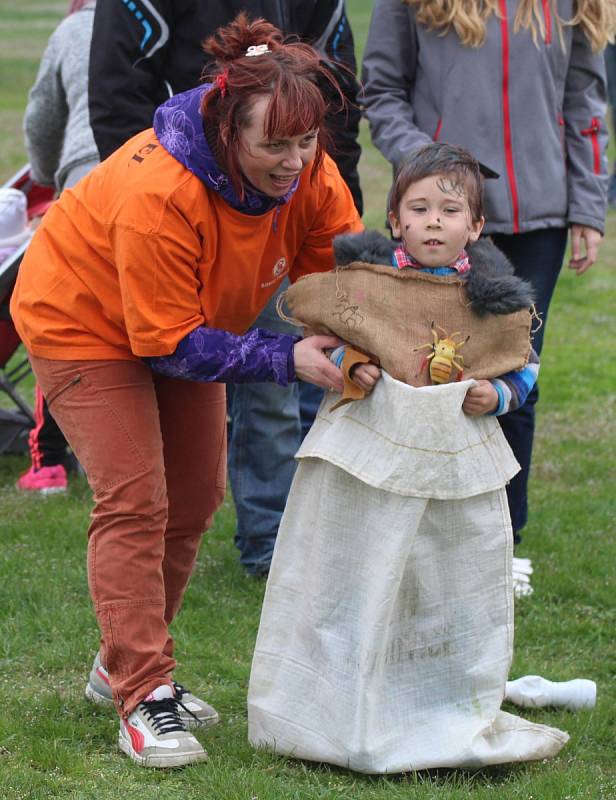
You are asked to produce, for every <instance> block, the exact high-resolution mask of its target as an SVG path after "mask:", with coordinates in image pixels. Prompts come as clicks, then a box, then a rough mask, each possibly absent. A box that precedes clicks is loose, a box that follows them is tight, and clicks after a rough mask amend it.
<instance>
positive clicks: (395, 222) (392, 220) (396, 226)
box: [387, 211, 474, 241]
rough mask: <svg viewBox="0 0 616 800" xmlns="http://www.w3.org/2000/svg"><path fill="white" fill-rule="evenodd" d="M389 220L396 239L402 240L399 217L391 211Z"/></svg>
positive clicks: (388, 215)
mask: <svg viewBox="0 0 616 800" xmlns="http://www.w3.org/2000/svg"><path fill="white" fill-rule="evenodd" d="M387 219H388V220H389V224H390V226H391V232H392V233H393V235H394V239H399V238H400V233H401V230H400V220H399V219H398V217H396V215H395V214H394V212H393V211H390V212H389V213H388V214H387ZM473 241H474V240H473Z"/></svg>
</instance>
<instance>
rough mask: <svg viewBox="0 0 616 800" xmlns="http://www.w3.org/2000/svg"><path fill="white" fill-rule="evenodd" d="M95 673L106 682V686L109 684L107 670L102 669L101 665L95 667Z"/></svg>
mask: <svg viewBox="0 0 616 800" xmlns="http://www.w3.org/2000/svg"><path fill="white" fill-rule="evenodd" d="M96 674H97V675H98V677H99V678H100V679H101V680H102V681H105V683H106V684H107V686H111V684H110V683H109V678H108V676H107V670H105V669H103V668H102V667H97V668H96Z"/></svg>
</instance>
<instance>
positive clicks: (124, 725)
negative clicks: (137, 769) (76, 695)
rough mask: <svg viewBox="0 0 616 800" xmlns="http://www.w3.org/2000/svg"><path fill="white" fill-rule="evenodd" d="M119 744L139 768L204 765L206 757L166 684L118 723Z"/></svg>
mask: <svg viewBox="0 0 616 800" xmlns="http://www.w3.org/2000/svg"><path fill="white" fill-rule="evenodd" d="M118 744H119V746H120V750H122V752H124V753H126V755H127V756H129V757H130V758H132V760H133V761H135V762H136V763H137V764H139V765H140V766H142V767H159V768H165V767H167V768H168V767H183V766H185V765H187V764H197V763H199V762H200V761H207V753H206V752H205V750H204V749H203V747H202V746H201V744H200V743H199V742H198V741H197V740H196V739H195V737H194V736H193V735H192V733H190V732H189V731H187V730H186V726H185V725H184V723H183V722H182V720H181V718H180V714H179V704H178V701H177V700H176V697H175V692H174V690H173V689H172V687H171V686H167V685H166V684H164V685H162V686H159V687H157V688H156V689H154V691H153V692H151V693H150V694H149V695H148V696H147V697H146V698H145V700H143V701H142V702H141V703H139V705H138V706H137V708H136V709H135V710H134V711H133V712H132V713H131V714H129V716H128V718H127V719H121V720H120V733H119V735H118Z"/></svg>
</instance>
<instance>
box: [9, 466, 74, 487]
mask: <svg viewBox="0 0 616 800" xmlns="http://www.w3.org/2000/svg"><path fill="white" fill-rule="evenodd" d="M16 486H17V488H18V489H21V490H22V491H24V492H38V493H39V494H57V493H58V492H65V491H66V487H67V480H66V470H65V469H64V467H63V466H62V464H56V465H55V466H53V467H41V468H40V469H34V467H30V469H29V470H28V471H27V472H24V474H23V475H22V476H21V478H20V479H19V480H18V481H17V484H16Z"/></svg>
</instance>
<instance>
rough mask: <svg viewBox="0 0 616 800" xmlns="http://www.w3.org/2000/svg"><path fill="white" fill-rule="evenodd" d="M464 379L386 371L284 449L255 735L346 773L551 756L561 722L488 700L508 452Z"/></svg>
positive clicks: (504, 551)
mask: <svg viewBox="0 0 616 800" xmlns="http://www.w3.org/2000/svg"><path fill="white" fill-rule="evenodd" d="M468 388H469V382H462V383H453V384H447V385H444V386H433V387H425V388H419V389H415V388H412V387H408V386H405V385H404V384H402V383H399V382H398V381H395V380H394V379H392V378H391V377H390V376H389V375H387V374H383V377H382V379H381V380H380V381H379V382H378V384H377V386H376V387H375V389H374V391H373V393H372V394H371V395H370V396H369V397H368V398H366V399H365V400H362V401H361V402H357V403H352V404H350V405H347V406H345V407H344V408H341V409H339V410H337V411H335V412H334V413H329V409H330V407H331V406H332V405H333V404H334V403H335V402H336V400H337V398H338V395H335V394H328V395H327V396H326V397H325V399H324V401H323V404H322V406H321V409H320V411H319V414H318V416H317V420H316V422H315V424H314V426H313V427H312V429H311V431H310V433H309V434H308V436H307V437H306V439H305V440H304V443H303V445H302V447H301V448H300V451H299V453H298V455H297V458H298V460H299V465H298V469H297V472H296V475H295V478H294V481H293V485H292V488H291V491H290V494H289V499H288V502H287V506H286V510H285V513H284V516H283V519H282V522H281V525H280V528H279V532H278V538H277V542H276V548H275V551H274V558H273V561H272V566H271V571H270V575H269V580H268V584H267V590H266V594H265V600H264V603H263V610H262V615H261V623H260V627H259V633H258V637H257V642H256V648H255V653H254V658H253V664H252V672H251V676H250V686H249V692H248V735H249V739H250V741H251V743H252V744H253V745H255V746H265V747H267V748H270V749H272V750H274V751H275V752H276V753H281V754H285V755H288V756H293V757H296V758H302V759H309V760H313V761H323V762H328V763H331V764H337V765H339V766H342V767H347V768H350V769H353V770H356V771H359V772H366V773H390V772H393V773H395V772H405V771H408V770H417V769H427V768H432V767H469V768H476V767H480V766H482V765H487V764H498V763H504V762H510V761H525V760H532V759H543V758H548V757H550V756H553V755H555V754H556V753H557V752H558V751H559V750H560V748H561V747H562V746H563V745H564V744H565V742H566V741H567V739H568V736H567V734H566V733H563V732H562V731H559V730H556V729H554V728H549V727H547V726H544V725H539V724H535V723H532V722H529V721H527V720H524V719H521V718H519V717H517V716H514V715H512V714H508V713H505V712H502V711H501V710H500V706H501V703H502V701H503V697H504V692H505V683H506V680H507V677H508V672H509V667H510V662H511V657H512V642H513V593H512V585H511V580H512V579H511V570H512V565H511V558H512V534H511V526H510V521H509V514H508V509H507V500H506V494H505V489H504V486H505V484H506V482H507V481H508V480H509V479H510V478H511V477H512V476H513V475H514V474H515V473H516V472H517V470H518V465H517V463H516V461H515V459H514V457H513V454H512V453H511V450H510V449H509V447H508V445H507V443H506V441H505V439H504V437H503V434H502V432H501V430H500V427H499V425H498V422H497V421H496V419H495V418H494V417H467V416H466V415H465V414H464V413H463V412H462V410H461V406H462V402H463V399H464V396H465V394H466V391H467V389H468Z"/></svg>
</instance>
